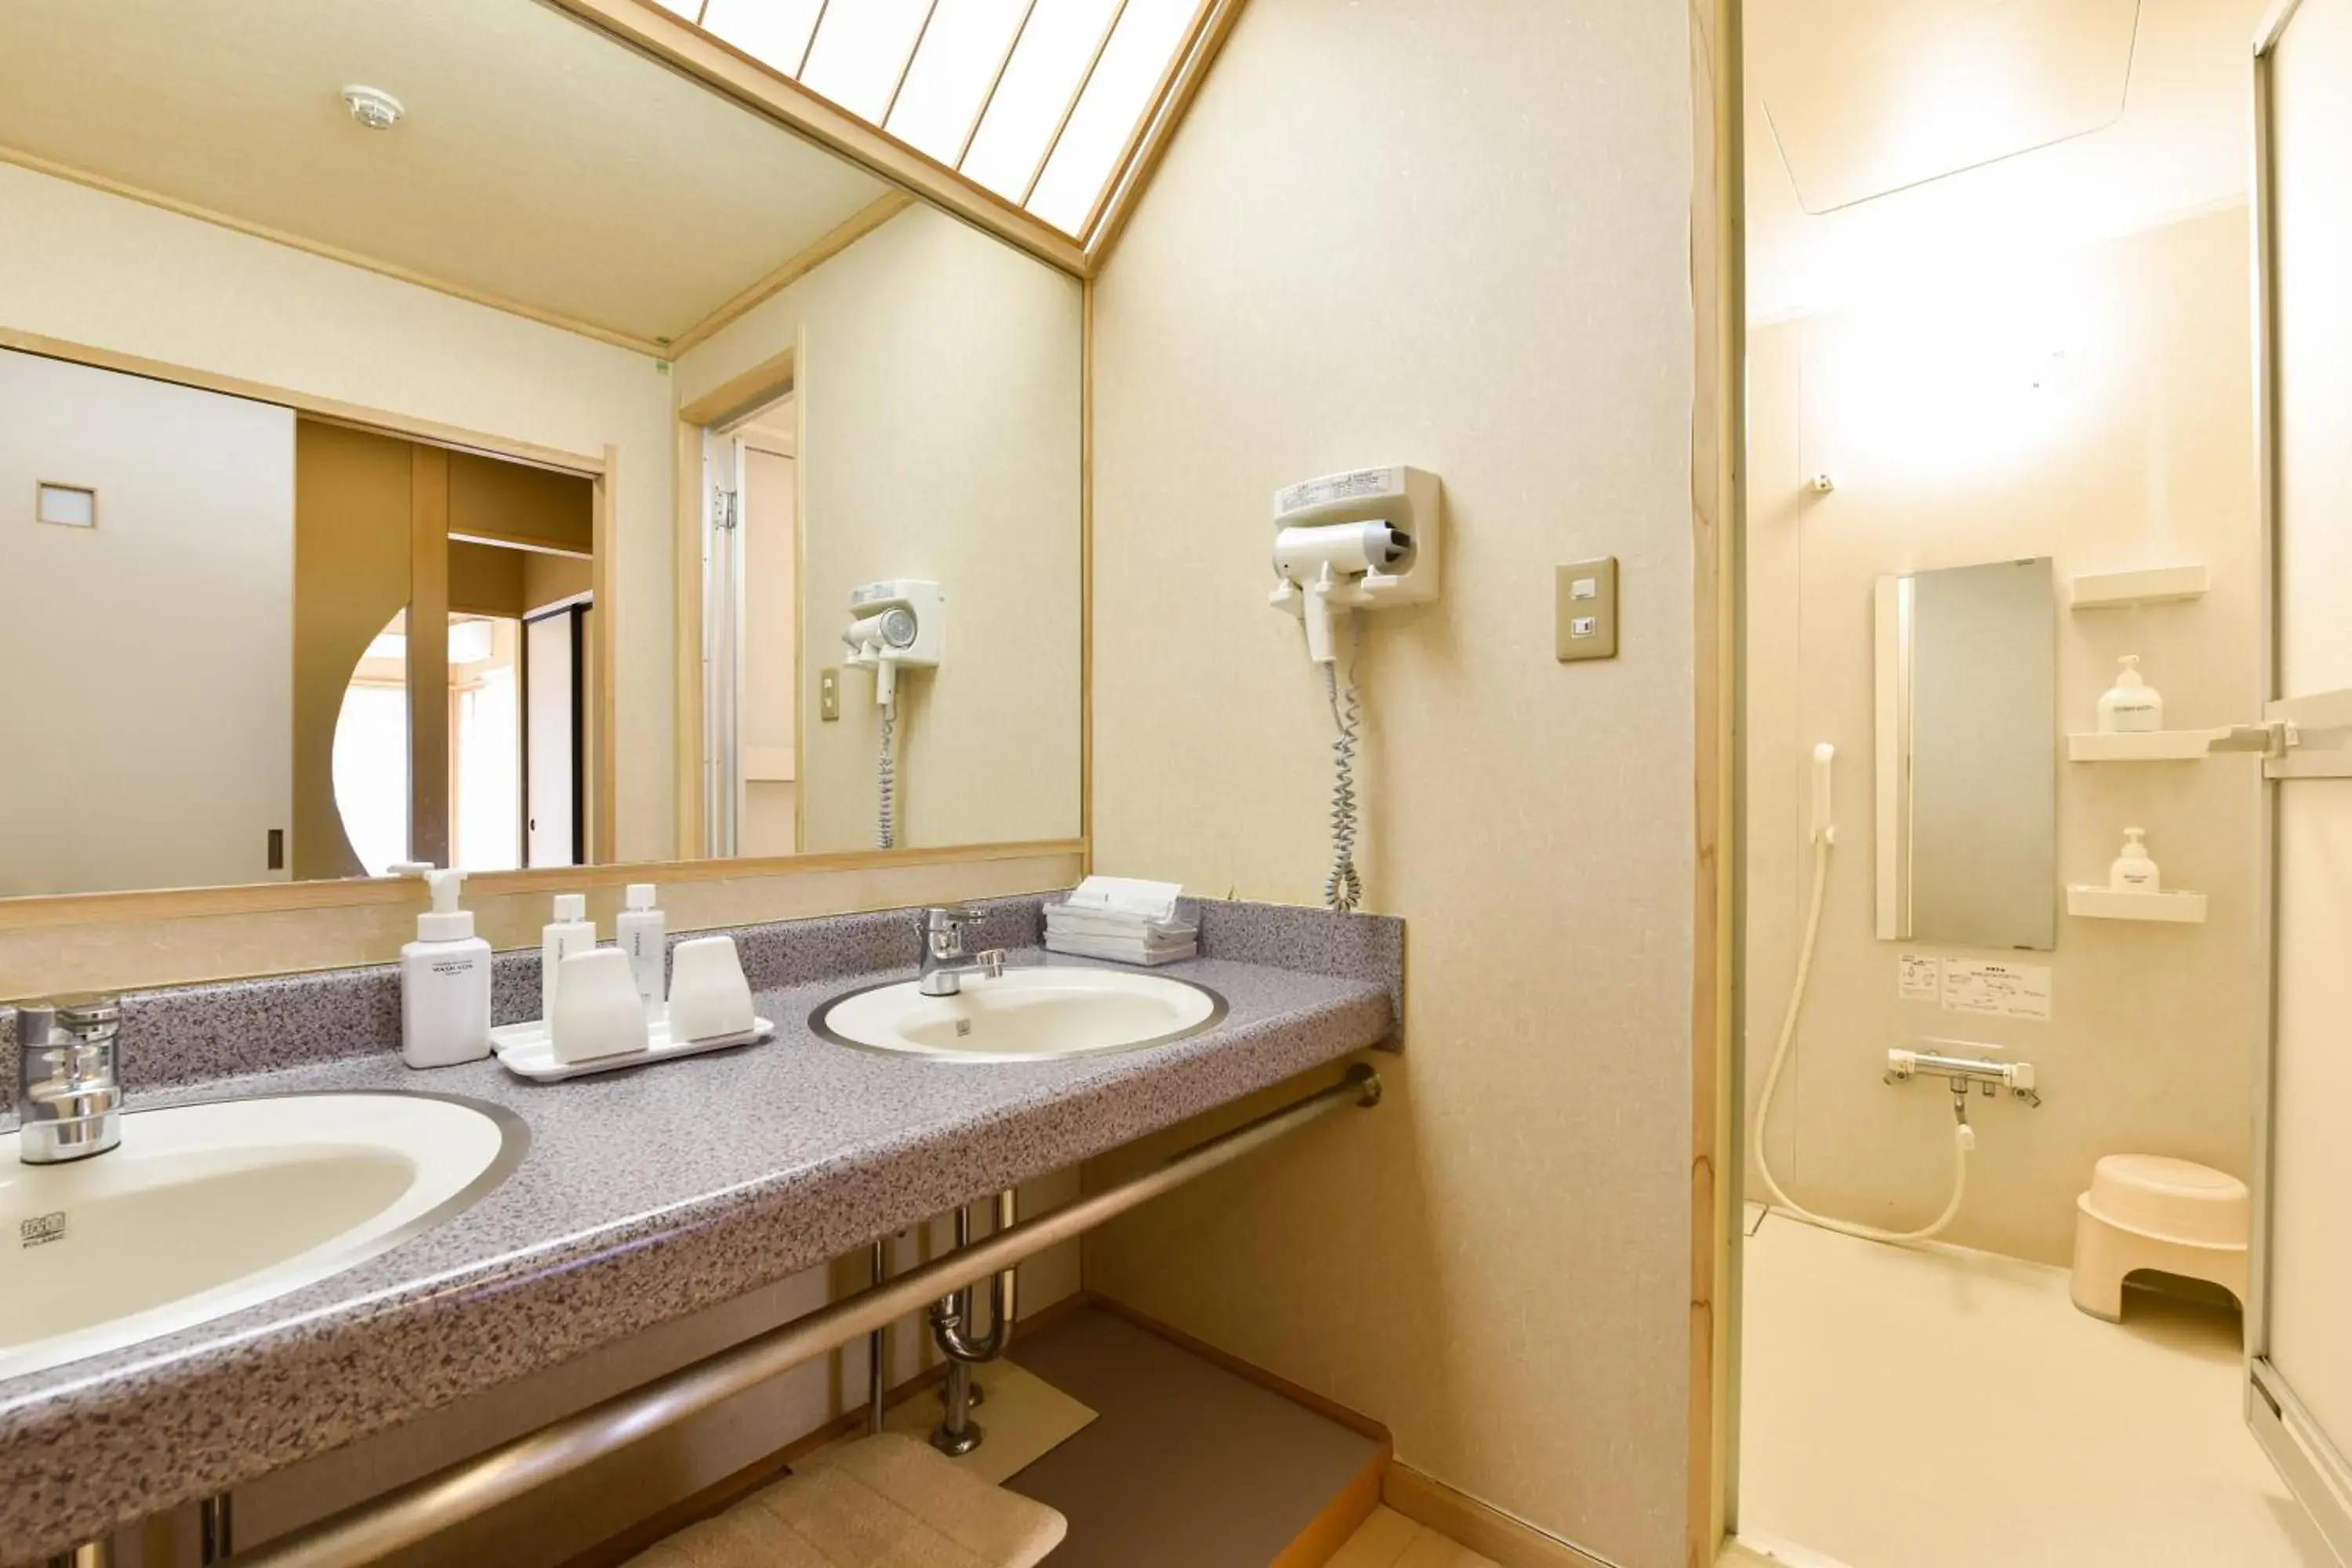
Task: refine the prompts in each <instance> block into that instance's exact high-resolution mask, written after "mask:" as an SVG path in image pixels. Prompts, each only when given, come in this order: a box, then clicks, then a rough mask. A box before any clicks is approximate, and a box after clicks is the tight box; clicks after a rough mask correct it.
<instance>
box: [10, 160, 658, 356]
mask: <svg viewBox="0 0 2352 1568" xmlns="http://www.w3.org/2000/svg"><path fill="white" fill-rule="evenodd" d="M0 163H14V164H16V166H17V167H19V168H24V169H30V170H32V171H33V173H35V174H47V175H48V176H49V177H50V178H52V179H58V180H66V181H69V182H70V183H72V184H77V185H82V186H86V187H88V188H89V189H90V190H93V191H102V192H104V193H105V194H106V195H110V196H121V197H123V198H124V199H125V200H128V201H134V202H140V203H143V204H144V205H148V206H152V207H161V208H163V210H164V211H165V212H169V213H177V214H178V215H179V216H182V217H188V218H194V219H195V220H196V221H197V222H199V223H209V224H215V225H217V226H220V227H222V228H226V229H234V230H235V231H236V232H237V233H239V234H244V235H250V236H252V237H254V238H256V239H266V240H268V242H269V243H270V244H272V245H282V246H285V247H287V248H288V249H289V250H300V251H307V252H309V253H310V255H312V256H317V257H321V258H325V259H326V260H329V261H336V262H341V264H342V265H344V266H345V267H356V268H360V269H361V270H362V271H366V272H373V273H376V274H378V275H380V276H382V277H385V278H391V279H396V280H397V281H399V282H402V283H408V284H413V285H415V287H417V288H419V289H431V290H433V292H435V293H436V294H446V295H448V296H450V297H451V298H452V299H457V300H465V301H466V302H467V304H470V305H480V306H482V307H484V308H485V309H487V310H503V311H505V312H506V313H507V314H508V315H510V316H521V317H523V318H525V319H526V320H529V321H537V322H538V323H539V324H540V325H541V326H543V327H553V328H555V329H556V330H557V331H565V332H576V333H578V334H579V335H580V336H582V337H583V338H593V339H595V340H596V341H597V342H604V343H610V344H612V345H613V346H614V348H622V349H627V350H629V351H630V352H631V353H641V354H645V355H646V356H648V357H649V358H653V359H660V358H663V357H664V356H665V355H667V353H668V352H669V351H668V350H667V349H665V348H663V347H662V345H661V344H660V343H659V342H656V341H655V340H654V339H652V338H646V337H639V336H638V335H637V334H635V332H628V331H622V330H620V329H618V328H615V327H607V326H604V325H603V324H601V323H599V322H596V321H583V320H582V319H581V318H579V317H577V316H567V315H565V314H563V313H562V312H561V311H558V310H541V309H540V308H539V307H538V306H536V305H526V304H524V303H523V302H522V301H520V300H509V299H508V298H506V297H505V296H504V295H501V294H493V293H491V292H490V291H489V290H488V289H476V288H473V287H471V286H469V285H467V284H464V283H454V282H451V281H450V280H449V279H446V278H436V277H435V276H434V275H433V274H431V273H429V272H419V271H417V270H416V269H415V268H413V267H403V266H402V265H400V264H399V263H398V262H396V261H384V260H382V259H380V258H376V257H373V256H367V255H364V254H362V253H361V252H359V251H356V250H347V249H345V248H344V247H341V246H340V245H330V244H328V243H327V242H326V241H325V240H322V239H310V238H308V237H304V236H302V235H299V234H295V233H293V232H292V231H290V230H288V229H282V228H272V227H271V226H269V225H268V224H264V223H255V222H253V221H252V220H251V219H248V218H241V217H238V216H236V215H234V214H232V213H225V212H221V211H218V210H216V209H215V208H212V207H207V206H200V205H197V204H196V203H194V202H187V201H182V200H181V199H180V198H179V197H177V196H169V195H164V194H163V193H162V192H161V191H151V190H149V189H147V188H146V187H145V186H143V185H134V184H129V183H128V182H126V181H122V180H116V179H110V178H109V177H108V176H106V175H104V174H92V173H91V172H90V171H89V170H87V169H78V168H75V167H74V166H73V165H72V164H70V163H57V162H55V161H54V160H52V159H48V158H44V157H41V156H40V155H38V154H37V153H27V152H25V151H23V150H22V149H19V148H16V147H5V146H0Z"/></svg>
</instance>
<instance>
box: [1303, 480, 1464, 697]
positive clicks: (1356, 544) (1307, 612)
mask: <svg viewBox="0 0 2352 1568" xmlns="http://www.w3.org/2000/svg"><path fill="white" fill-rule="evenodd" d="M1440 522H1441V520H1440V518H1439V514H1438V486H1437V476H1436V475H1435V474H1432V473H1426V472H1424V471H1423V470H1422V469H1420V468H1356V469H1352V470H1350V471H1349V472H1347V473H1344V474H1329V475H1326V476H1325V477H1324V478H1322V479H1307V480H1305V481H1304V482H1302V483H1299V484H1295V485H1289V486H1286V487H1285V488H1284V489H1279V490H1276V492H1275V497H1274V527H1275V535H1274V574H1275V576H1276V578H1277V579H1278V581H1277V582H1276V584H1275V588H1274V591H1273V592H1272V593H1271V594H1269V595H1266V602H1267V603H1268V604H1270V605H1273V606H1274V607H1275V608H1276V609H1277V610H1281V611H1284V612H1285V613H1286V614H1289V615H1293V616H1297V617H1298V619H1299V623H1300V624H1301V625H1302V626H1305V627H1306V630H1307V658H1311V659H1313V660H1314V661H1315V662H1316V663H1318V664H1328V663H1330V662H1331V658H1332V643H1331V617H1332V614H1333V612H1334V611H1346V610H1377V609H1381V608H1382V607H1384V606H1386V605H1415V604H1421V603H1423V602H1424V601H1427V600H1430V599H1433V598H1435V597H1437V563H1438V556H1439V550H1438V530H1439V527H1440Z"/></svg>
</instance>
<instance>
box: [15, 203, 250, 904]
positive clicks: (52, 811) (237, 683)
mask: <svg viewBox="0 0 2352 1568" xmlns="http://www.w3.org/2000/svg"><path fill="white" fill-rule="evenodd" d="M4 222H5V216H0V223H4ZM0 265H5V264H4V263H0ZM5 298H6V296H5V292H0V300H5ZM293 426H294V421H293V420H292V418H291V417H289V416H288V414H287V412H286V411H285V410H284V409H282V408H273V407H270V406H269V405H267V404H260V403H250V402H247V401H246V400H245V399H243V398H238V397H223V396H221V395H218V394H215V393H210V392H198V391H195V390H194V389H193V388H189V387H184V386H166V385H163V384H160V383H157V382H152V381H142V380H140V379H138V378H136V377H132V376H123V375H115V374H110V373H109V372H106V371H102V370H92V369H90V368H89V367H88V366H85V365H76V364H65V363H59V362H58V361H56V360H48V359H41V358H37V357H36V356H34V355H31V354H20V353H9V352H7V351H5V350H0V594H5V601H6V602H5V609H0V671H5V674H0V735H5V736H7V737H9V750H10V752H11V756H10V758H9V761H8V762H7V763H5V765H0V897H9V896H14V895H19V894H29V893H80V892H91V891H99V890H104V889H121V888H143V887H155V886H163V887H187V886H190V885H201V884H205V883H213V882H267V881H282V880H284V879H285V877H286V872H285V870H284V869H282V868H281V869H279V870H276V871H272V870H270V869H269V868H268V842H269V838H268V836H269V833H270V831H271V830H272V829H284V828H287V827H289V826H292V817H293V802H292V798H291V795H292V792H291V789H290V787H289V778H290V776H291V774H292V771H293V770H292V768H291V766H290V764H289V752H290V751H291V746H292V735H293V730H294V722H293V711H294V700H293V695H292V692H291V689H290V688H291V684H292V679H291V674H290V671H291V668H292V664H293V654H292V646H291V645H292V636H291V632H290V629H289V628H290V625H291V622H292V619H293V616H292V613H291V608H290V603H291V600H292V598H293V593H294V555H295V550H294V428H293ZM41 481H48V482H51V483H57V484H70V485H81V486H85V487H89V488H90V489H95V490H96V491H97V492H98V500H97V508H98V526H97V527H96V528H91V529H81V528H65V527H58V526H55V525H50V524H43V523H40V522H37V521H35V512H34V489H35V486H36V485H37V483H39V482H41Z"/></svg>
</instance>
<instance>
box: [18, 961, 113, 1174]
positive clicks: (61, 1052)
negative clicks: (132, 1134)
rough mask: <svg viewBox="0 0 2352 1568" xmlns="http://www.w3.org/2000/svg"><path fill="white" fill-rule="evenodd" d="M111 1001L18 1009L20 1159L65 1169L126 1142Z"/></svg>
mask: <svg viewBox="0 0 2352 1568" xmlns="http://www.w3.org/2000/svg"><path fill="white" fill-rule="evenodd" d="M121 1027H122V1009H121V1005H119V1004H117V1003H116V1001H115V999H114V998H113V997H111V996H58V997H53V998H51V999H50V1000H48V1001H46V1002H26V1003H22V1004H20V1005H18V1006H17V1008H16V1118H17V1122H16V1154H17V1157H18V1158H19V1159H21V1160H22V1161H24V1163H26V1164H27V1165H61V1164H64V1163H66V1162H67V1161H68V1160H86V1159H88V1158H89V1156H90V1155H92V1154H103V1153H105V1152H107V1151H108V1150H109V1149H111V1148H113V1147H114V1146H115V1145H116V1144H118V1143H120V1142H122V1085H121V1080H120V1079H118V1078H117V1077H116V1075H115V1058H114V1043H115V1037H116V1036H117V1035H118V1034H119V1033H120V1032H121Z"/></svg>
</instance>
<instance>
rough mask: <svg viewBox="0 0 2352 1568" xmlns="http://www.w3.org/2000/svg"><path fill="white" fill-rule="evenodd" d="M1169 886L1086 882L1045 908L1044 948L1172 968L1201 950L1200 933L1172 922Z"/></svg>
mask: <svg viewBox="0 0 2352 1568" xmlns="http://www.w3.org/2000/svg"><path fill="white" fill-rule="evenodd" d="M1183 890H1184V889H1182V888H1181V887H1180V886H1179V885H1178V884H1176V883H1174V882H1143V881H1138V880H1136V879H1134V878H1131V877H1088V878H1087V879H1086V880H1085V881H1083V882H1081V883H1079V884H1078V885H1077V887H1076V888H1075V889H1071V892H1070V896H1069V897H1068V898H1067V899H1066V900H1064V901H1063V902H1061V903H1058V904H1047V905H1046V906H1045V946H1046V948H1047V950H1048V951H1050V952H1070V953H1076V954H1078V955H1080V956H1082V957H1086V958H1108V959H1112V960H1114V961H1116V962H1118V963H1175V962H1176V961H1177V960H1178V959H1180V958H1191V957H1192V956H1193V955H1194V954H1196V953H1198V952H1200V949H1201V928H1200V927H1199V926H1196V925H1189V924H1187V923H1185V922H1184V921H1180V920H1178V919H1177V918H1176V899H1177V896H1178V895H1179V894H1181V892H1182V891H1183Z"/></svg>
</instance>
